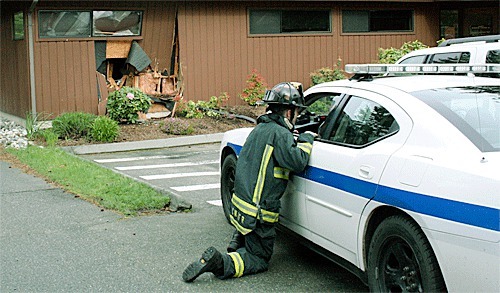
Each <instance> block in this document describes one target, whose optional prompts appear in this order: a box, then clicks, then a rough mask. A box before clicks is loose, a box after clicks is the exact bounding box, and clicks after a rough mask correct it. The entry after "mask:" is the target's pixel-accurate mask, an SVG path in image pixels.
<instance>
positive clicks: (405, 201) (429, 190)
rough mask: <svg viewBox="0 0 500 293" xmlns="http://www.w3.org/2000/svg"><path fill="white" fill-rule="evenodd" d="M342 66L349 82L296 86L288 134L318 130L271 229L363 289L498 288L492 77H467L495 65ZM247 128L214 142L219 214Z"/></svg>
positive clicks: (499, 143)
mask: <svg viewBox="0 0 500 293" xmlns="http://www.w3.org/2000/svg"><path fill="white" fill-rule="evenodd" d="M346 71H347V72H350V73H353V74H355V75H354V76H353V78H351V79H349V80H341V81H334V82H327V83H322V84H319V85H316V86H313V87H311V88H309V89H308V90H307V91H305V93H304V96H305V99H306V104H307V105H308V107H307V109H306V110H305V112H303V113H302V114H301V116H300V117H299V119H298V121H297V125H296V129H297V130H298V131H299V132H302V131H307V130H310V131H314V132H317V133H318V134H319V137H318V138H316V140H315V142H314V147H313V151H312V153H311V158H310V161H309V165H308V167H307V168H306V170H305V171H304V172H302V173H300V174H295V175H294V176H293V177H292V179H291V180H290V182H289V184H288V189H287V192H286V194H285V195H284V196H283V198H282V207H281V213H280V220H279V221H280V224H281V225H280V226H281V227H282V228H283V229H284V230H286V231H287V232H291V233H293V234H294V235H297V236H299V239H301V240H303V243H304V244H306V245H308V246H309V247H311V248H312V249H314V250H315V251H317V252H319V253H320V254H322V255H324V256H326V257H328V258H330V259H332V260H334V261H336V262H337V263H339V264H341V265H342V266H344V267H345V268H347V269H349V270H350V271H352V272H353V273H355V274H356V275H357V276H359V278H360V279H361V280H362V281H363V282H365V283H366V284H368V285H369V287H370V289H371V290H372V291H386V292H387V291H410V292H423V291H444V290H448V291H450V292H472V291H481V292H498V290H499V288H500V265H499V264H500V227H499V226H500V221H499V215H500V79H498V78H486V77H477V76H475V74H477V73H480V74H483V73H498V72H500V67H499V66H498V65H491V64H489V65H488V64H483V65H434V64H433V65H409V66H406V65H398V64H395V65H380V64H366V65H346ZM393 73H412V74H413V73H417V75H410V76H408V75H407V74H406V75H405V76H391V75H394V74H393ZM422 73H425V74H422ZM438 73H439V74H438ZM456 73H459V74H458V75H457V74H456ZM378 74H380V75H385V76H384V77H375V75H378ZM251 130H252V129H251V128H244V129H236V130H233V131H229V132H227V133H225V135H224V138H223V141H222V143H221V153H220V155H221V197H222V202H223V207H224V213H225V214H226V217H228V211H229V204H230V198H231V191H232V188H233V180H234V172H235V164H236V161H237V158H238V154H239V152H240V151H241V149H242V148H243V147H244V143H245V139H246V137H247V135H248V134H249V133H250V131H251Z"/></svg>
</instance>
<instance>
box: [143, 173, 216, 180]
mask: <svg viewBox="0 0 500 293" xmlns="http://www.w3.org/2000/svg"><path fill="white" fill-rule="evenodd" d="M215 175H220V172H190V173H172V174H159V175H146V176H139V177H140V178H142V179H144V180H156V179H171V178H180V177H198V176H215Z"/></svg>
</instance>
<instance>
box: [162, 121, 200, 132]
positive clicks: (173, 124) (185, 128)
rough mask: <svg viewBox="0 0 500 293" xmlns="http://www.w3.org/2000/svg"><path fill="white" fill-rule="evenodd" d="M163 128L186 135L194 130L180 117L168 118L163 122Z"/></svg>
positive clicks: (166, 130)
mask: <svg viewBox="0 0 500 293" xmlns="http://www.w3.org/2000/svg"><path fill="white" fill-rule="evenodd" d="M162 128H163V129H162V130H163V131H164V132H165V133H169V134H175V135H186V134H191V133H193V132H194V130H193V127H192V126H191V125H190V124H189V123H187V122H186V121H183V120H181V119H179V118H166V119H165V120H163V123H162Z"/></svg>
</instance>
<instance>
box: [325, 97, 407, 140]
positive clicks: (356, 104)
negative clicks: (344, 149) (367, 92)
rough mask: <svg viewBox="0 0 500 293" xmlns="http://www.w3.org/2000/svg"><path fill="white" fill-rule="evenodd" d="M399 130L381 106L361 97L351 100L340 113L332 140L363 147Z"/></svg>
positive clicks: (389, 114) (394, 121)
mask: <svg viewBox="0 0 500 293" xmlns="http://www.w3.org/2000/svg"><path fill="white" fill-rule="evenodd" d="M398 130H399V125H398V123H397V122H396V120H395V119H394V117H393V116H392V115H391V113H389V112H388V111H387V110H386V109H385V108H384V107H382V106H381V105H379V104H377V103H375V102H373V101H370V100H367V99H364V98H360V97H356V96H353V97H351V98H350V99H349V101H348V102H347V104H346V106H345V107H344V109H342V112H341V113H340V116H339V117H338V119H337V121H336V122H335V125H334V127H333V132H332V134H331V136H330V140H331V141H333V142H336V143H341V144H346V145H353V146H363V145H367V144H369V143H371V142H374V141H376V140H379V139H381V138H383V137H385V136H388V135H390V134H393V133H395V132H397V131H398Z"/></svg>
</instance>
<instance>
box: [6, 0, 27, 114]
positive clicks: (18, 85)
mask: <svg viewBox="0 0 500 293" xmlns="http://www.w3.org/2000/svg"><path fill="white" fill-rule="evenodd" d="M25 4H26V3H16V2H2V3H0V5H1V8H0V17H1V19H0V27H1V28H2V29H1V30H0V33H1V35H0V39H1V41H0V76H1V79H0V111H2V112H5V113H8V114H11V115H15V116H18V117H23V118H24V117H26V113H27V112H29V111H30V107H31V100H30V83H29V63H28V31H27V27H28V26H27V21H28V20H27V19H26V17H27V11H28V9H27V8H28V6H27V5H25ZM21 10H23V11H25V20H24V27H25V38H24V40H18V41H14V40H13V37H12V21H13V20H12V17H13V15H14V13H15V12H18V11H21ZM4 28H5V29H4Z"/></svg>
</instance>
